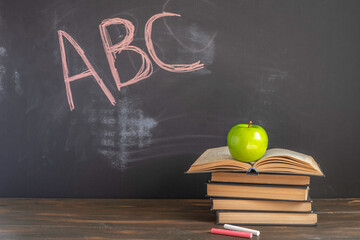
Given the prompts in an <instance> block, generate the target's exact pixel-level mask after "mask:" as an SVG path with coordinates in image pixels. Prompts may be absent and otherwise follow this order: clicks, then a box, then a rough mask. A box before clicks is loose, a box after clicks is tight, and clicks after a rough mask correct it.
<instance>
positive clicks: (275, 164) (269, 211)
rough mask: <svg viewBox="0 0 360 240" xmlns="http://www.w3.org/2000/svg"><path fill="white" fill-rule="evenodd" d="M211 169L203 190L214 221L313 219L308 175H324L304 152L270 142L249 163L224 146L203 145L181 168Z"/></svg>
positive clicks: (300, 221) (290, 221)
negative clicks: (275, 146) (256, 158)
mask: <svg viewBox="0 0 360 240" xmlns="http://www.w3.org/2000/svg"><path fill="white" fill-rule="evenodd" d="M202 172H211V180H210V181H209V182H208V184H207V195H208V197H210V199H211V200H212V210H215V211H216V215H217V223H218V224H242V225H316V224H317V214H316V212H315V211H314V210H313V208H312V201H311V200H310V196H309V187H310V176H324V174H323V173H322V171H321V169H320V167H319V165H318V164H317V163H316V161H315V160H314V159H313V158H312V157H311V156H309V155H305V154H302V153H298V152H295V151H291V150H286V149H280V148H274V149H270V150H267V151H266V153H265V155H264V156H263V157H262V158H261V159H260V160H258V161H256V162H255V163H253V164H252V163H246V162H240V161H237V160H234V159H233V158H232V156H231V154H230V152H229V149H228V148H227V147H219V148H212V149H208V150H206V151H205V152H204V153H203V154H202V155H201V156H200V157H199V158H198V159H197V160H196V161H195V162H194V163H193V164H192V165H191V167H190V168H189V170H188V171H187V173H202Z"/></svg>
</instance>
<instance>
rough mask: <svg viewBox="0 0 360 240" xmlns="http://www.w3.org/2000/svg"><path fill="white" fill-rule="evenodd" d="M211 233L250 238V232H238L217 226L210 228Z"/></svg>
mask: <svg viewBox="0 0 360 240" xmlns="http://www.w3.org/2000/svg"><path fill="white" fill-rule="evenodd" d="M211 233H214V234H220V235H227V236H233V237H243V238H252V233H249V232H238V231H231V230H225V229H219V228H212V229H211Z"/></svg>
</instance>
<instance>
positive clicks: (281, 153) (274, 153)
mask: <svg viewBox="0 0 360 240" xmlns="http://www.w3.org/2000/svg"><path fill="white" fill-rule="evenodd" d="M279 157H286V158H290V159H295V160H296V161H302V162H304V163H306V164H309V165H310V166H311V167H312V168H314V169H315V170H316V171H318V172H319V173H320V174H321V175H322V174H323V173H322V171H321V169H320V167H319V165H318V164H317V163H316V161H315V160H314V158H313V157H311V156H309V155H306V154H303V153H299V152H295V151H291V150H288V149H283V148H273V149H269V150H267V151H266V152H265V154H264V156H263V157H262V158H261V159H260V160H259V161H257V162H256V163H255V164H254V167H256V165H257V163H262V162H265V161H267V160H272V159H274V160H276V159H279ZM269 163H270V162H269Z"/></svg>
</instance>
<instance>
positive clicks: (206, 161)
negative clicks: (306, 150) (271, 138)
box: [187, 146, 324, 176]
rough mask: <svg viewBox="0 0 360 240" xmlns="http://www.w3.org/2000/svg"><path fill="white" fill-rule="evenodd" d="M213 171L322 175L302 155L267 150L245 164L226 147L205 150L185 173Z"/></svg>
mask: <svg viewBox="0 0 360 240" xmlns="http://www.w3.org/2000/svg"><path fill="white" fill-rule="evenodd" d="M215 171H239V172H259V173H262V172H264V173H266V172H267V173H285V174H301V175H317V176H323V175H324V174H323V172H322V171H321V169H320V167H319V165H318V164H317V163H316V161H315V160H314V158H313V157H311V156H309V155H306V154H303V153H299V152H295V151H291V150H287V149H282V148H273V149H269V150H267V151H266V152H265V154H264V156H263V157H262V158H261V159H259V160H257V161H256V162H255V163H247V162H240V161H237V160H235V159H234V158H233V157H232V156H231V154H230V151H229V148H228V147H227V146H225V147H218V148H211V149H208V150H206V151H205V152H204V153H203V154H202V155H201V156H200V157H199V158H198V159H197V160H196V161H195V162H194V163H193V164H192V165H191V166H190V168H189V170H188V171H187V173H200V172H215Z"/></svg>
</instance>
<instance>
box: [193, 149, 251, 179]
mask: <svg viewBox="0 0 360 240" xmlns="http://www.w3.org/2000/svg"><path fill="white" fill-rule="evenodd" d="M250 167H251V165H250V164H249V163H244V162H240V161H237V160H235V159H234V158H233V157H232V156H231V154H230V151H229V148H228V147H227V146H225V147H218V148H210V149H208V150H206V151H205V152H204V153H203V154H202V155H201V156H200V157H199V158H198V159H197V160H196V161H195V162H194V163H193V164H192V165H191V167H190V169H189V170H188V172H189V173H190V172H198V171H199V172H200V171H211V170H221V169H226V170H231V169H232V170H244V171H246V170H247V169H249V168H250Z"/></svg>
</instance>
